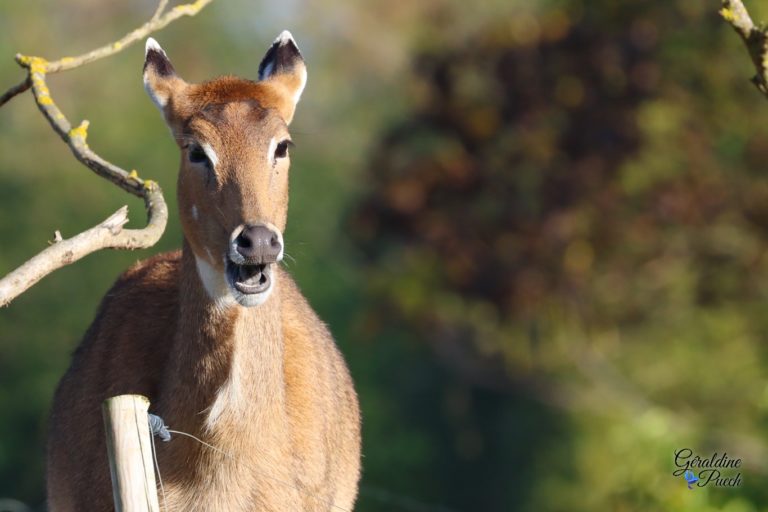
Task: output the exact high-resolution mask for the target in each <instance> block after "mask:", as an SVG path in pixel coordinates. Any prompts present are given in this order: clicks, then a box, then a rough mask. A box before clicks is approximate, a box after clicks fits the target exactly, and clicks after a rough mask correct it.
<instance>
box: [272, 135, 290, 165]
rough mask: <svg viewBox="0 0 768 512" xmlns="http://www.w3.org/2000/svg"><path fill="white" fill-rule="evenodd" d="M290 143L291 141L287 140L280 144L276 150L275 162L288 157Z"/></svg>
mask: <svg viewBox="0 0 768 512" xmlns="http://www.w3.org/2000/svg"><path fill="white" fill-rule="evenodd" d="M290 143H291V141H290V140H287V139H286V140H284V141H282V142H280V143H278V145H277V147H276V148H275V160H277V159H278V158H285V157H286V155H288V145H289V144H290Z"/></svg>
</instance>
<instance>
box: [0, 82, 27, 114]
mask: <svg viewBox="0 0 768 512" xmlns="http://www.w3.org/2000/svg"><path fill="white" fill-rule="evenodd" d="M30 87H32V81H31V80H30V79H29V76H27V77H26V78H25V79H24V80H22V81H21V82H20V83H18V84H16V85H14V86H13V87H11V88H10V89H8V90H7V91H5V92H4V93H3V95H2V96H0V107H2V106H3V105H5V104H6V103H8V101H10V100H11V99H12V98H13V97H14V96H16V95H17V94H21V93H23V92H25V91H28V90H29V88H30Z"/></svg>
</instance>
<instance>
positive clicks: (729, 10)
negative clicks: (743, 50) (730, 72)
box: [720, 0, 768, 97]
mask: <svg viewBox="0 0 768 512" xmlns="http://www.w3.org/2000/svg"><path fill="white" fill-rule="evenodd" d="M722 5H723V6H722V8H721V9H720V16H722V17H723V19H724V20H725V21H727V22H728V23H729V24H730V25H731V26H732V27H733V29H734V30H735V31H736V32H737V33H738V34H739V36H741V39H742V40H743V41H744V44H745V45H746V47H747V51H749V56H750V57H751V58H752V63H753V64H754V65H755V70H756V71H757V74H756V75H755V76H754V77H752V83H754V84H755V86H756V87H757V88H758V89H759V90H760V92H762V93H763V94H764V95H765V96H766V97H768V35H766V28H765V27H757V26H756V25H755V24H754V22H753V21H752V18H751V17H750V16H749V12H747V8H746V7H744V4H743V3H742V1H741V0H722Z"/></svg>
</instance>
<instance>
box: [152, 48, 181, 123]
mask: <svg viewBox="0 0 768 512" xmlns="http://www.w3.org/2000/svg"><path fill="white" fill-rule="evenodd" d="M184 85H185V82H184V80H182V79H181V78H179V77H178V76H177V75H176V71H175V70H174V69H173V64H171V61H170V60H168V56H167V55H166V54H165V51H163V49H162V48H160V45H159V44H157V41H155V40H154V39H153V38H151V37H150V38H149V39H147V44H146V47H145V51H144V89H146V91H147V94H149V97H150V98H152V101H153V102H154V103H155V105H157V108H159V109H160V110H161V111H162V110H163V109H164V108H165V106H166V105H168V101H169V100H170V99H171V97H172V96H173V94H174V93H175V92H176V90H177V89H179V88H180V87H183V86H184Z"/></svg>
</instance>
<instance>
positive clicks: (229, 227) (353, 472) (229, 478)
mask: <svg viewBox="0 0 768 512" xmlns="http://www.w3.org/2000/svg"><path fill="white" fill-rule="evenodd" d="M306 74H307V72H306V67H305V65H304V61H303V59H302V56H301V53H300V52H299V49H298V47H297V46H296V43H295V42H294V40H293V38H292V37H291V35H290V33H289V32H287V31H286V32H283V33H282V34H281V35H280V36H279V37H278V38H277V39H276V40H275V42H274V43H273V44H272V46H271V47H270V48H269V49H268V51H267V53H266V55H265V56H264V59H263V61H262V62H261V64H260V66H259V77H258V78H259V79H258V81H250V80H244V79H240V78H235V77H231V76H226V77H221V78H217V79H214V80H212V81H209V82H205V83H201V84H192V83H187V82H185V81H184V80H183V79H182V78H180V77H179V76H178V75H177V74H176V72H175V70H174V68H173V66H172V65H171V62H170V61H169V60H168V57H167V56H166V54H165V52H164V51H163V50H162V49H161V48H160V46H159V45H158V44H157V42H155V41H154V40H153V39H149V40H148V41H147V45H146V56H145V62H144V85H145V87H146V90H147V92H148V93H149V96H150V97H151V98H152V100H153V101H154V103H155V104H156V105H157V106H158V107H159V109H160V110H161V112H162V115H163V117H164V118H165V121H166V122H167V124H168V126H169V127H170V129H171V132H172V134H173V135H174V137H175V139H176V142H177V143H178V145H179V147H180V148H181V168H180V170H179V177H178V203H179V214H180V215H181V225H182V229H183V233H184V240H183V247H182V249H181V251H178V252H173V253H168V254H161V255H158V256H155V257H153V258H150V259H148V260H146V261H143V262H140V263H137V264H136V265H134V266H133V267H132V268H130V269H129V270H128V271H127V272H126V273H125V274H123V275H122V276H121V277H120V278H119V279H118V280H117V282H116V283H115V285H114V286H113V287H112V289H111V290H110V291H109V292H108V293H107V295H106V297H105V298H104V299H103V301H102V303H101V305H100V307H99V310H98V313H97V316H96V319H95V320H94V322H93V324H91V326H90V328H89V329H88V331H87V333H86V334H85V337H84V339H83V341H82V343H81V344H80V346H79V347H78V349H77V350H76V351H75V353H74V356H73V358H72V363H71V365H70V367H69V369H68V370H67V372H66V374H65V376H64V377H63V379H62V380H61V383H60V384H59V387H58V390H57V391H56V395H55V399H54V405H53V411H52V415H51V421H50V435H49V439H48V468H47V469H48V471H47V473H48V475H47V478H48V482H47V483H48V499H49V507H50V510H51V511H53V512H60V511H103V510H112V509H113V504H112V491H111V484H110V473H109V468H108V462H107V451H106V447H105V441H104V428H103V425H102V418H101V410H100V406H101V403H102V401H103V400H104V399H105V398H107V397H111V396H115V395H121V394H126V393H137V394H142V395H146V396H147V397H149V398H150V400H151V402H152V408H151V409H150V412H154V413H155V414H157V415H159V416H161V417H162V418H163V419H164V420H165V423H166V424H168V425H169V426H170V427H172V428H174V429H176V430H179V431H183V432H188V433H190V434H192V435H195V436H197V437H199V438H200V439H202V440H204V441H205V442H207V443H210V444H211V445H213V446H215V447H216V448H217V450H213V449H210V448H208V447H206V446H203V445H202V444H200V443H198V442H196V441H194V440H192V439H189V438H186V437H183V436H175V437H174V439H172V440H171V442H170V443H167V444H166V443H158V446H157V450H158V452H157V457H158V463H159V468H160V474H161V476H162V480H163V483H164V490H165V499H163V496H162V495H161V497H160V503H161V507H163V506H164V505H166V504H167V510H170V511H185V512H186V511H195V510H211V511H223V512H237V511H274V512H293V511H320V510H322V511H332V510H333V511H337V510H352V508H353V506H354V501H355V497H356V494H357V484H358V479H359V474H360V416H359V409H358V402H357V396H356V394H355V391H354V388H353V385H352V381H351V378H350V375H349V372H348V370H347V367H346V365H345V363H344V360H343V358H342V356H341V354H340V353H339V350H338V349H337V348H336V345H335V343H334V341H333V339H332V338H331V335H330V334H329V332H328V330H327V328H326V327H325V325H324V324H323V323H322V322H321V321H320V320H319V319H318V317H317V316H316V314H315V312H314V311H313V310H312V308H311V307H310V306H309V305H308V304H307V301H306V300H305V299H304V297H303V296H302V295H301V292H300V291H299V289H298V288H297V287H296V284H295V283H294V282H293V280H292V279H291V277H290V276H289V275H288V274H287V273H286V272H285V271H284V270H283V269H281V268H280V266H279V262H280V260H281V259H282V258H283V254H284V242H283V235H282V233H283V230H284V228H285V224H286V212H287V208H288V166H289V156H288V148H289V146H290V144H291V139H290V135H289V132H288V124H289V123H290V122H291V119H292V118H293V114H294V109H295V107H296V103H297V102H298V101H299V97H300V96H301V93H302V90H303V89H304V84H305V82H306Z"/></svg>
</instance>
